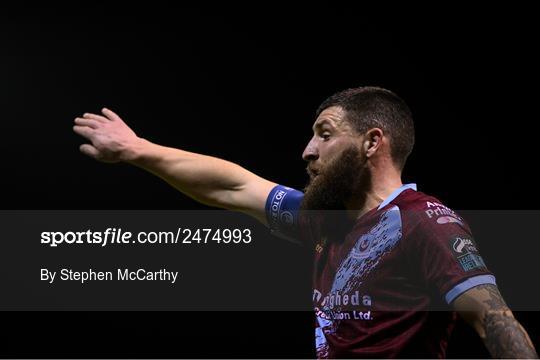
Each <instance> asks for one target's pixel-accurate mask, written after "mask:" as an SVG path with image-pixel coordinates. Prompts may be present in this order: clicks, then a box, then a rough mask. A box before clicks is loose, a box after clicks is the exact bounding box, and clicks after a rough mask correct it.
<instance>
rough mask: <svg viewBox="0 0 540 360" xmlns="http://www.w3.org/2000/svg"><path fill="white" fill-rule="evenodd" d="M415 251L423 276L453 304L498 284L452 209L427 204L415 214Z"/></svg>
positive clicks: (433, 203)
mask: <svg viewBox="0 0 540 360" xmlns="http://www.w3.org/2000/svg"><path fill="white" fill-rule="evenodd" d="M415 218H416V226H415V231H414V238H415V239H416V241H415V245H414V247H415V248H416V249H415V252H416V256H418V257H419V258H417V260H419V263H420V273H421V275H422V277H423V280H424V281H425V283H426V284H427V285H428V287H429V288H432V289H435V291H436V292H438V293H439V295H440V296H441V297H442V299H444V300H445V302H446V303H447V304H450V303H452V301H454V300H455V299H456V298H457V297H458V296H459V295H461V294H463V293H464V292H466V291H467V290H469V289H471V288H473V287H475V286H478V285H482V284H493V285H496V283H495V277H494V276H493V274H492V273H491V272H490V271H489V270H488V269H487V267H486V265H485V263H484V260H483V259H482V257H481V256H480V253H479V250H478V246H477V245H476V243H475V241H474V238H473V236H472V233H471V230H470V228H469V226H468V225H467V224H466V222H465V221H464V220H463V219H462V218H461V217H460V216H459V215H458V214H457V213H455V212H454V211H452V210H451V209H449V208H448V207H446V206H444V205H442V204H440V203H437V202H430V201H427V202H426V204H425V206H424V207H423V208H422V209H421V210H420V211H418V212H416V211H415Z"/></svg>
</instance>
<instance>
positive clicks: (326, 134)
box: [321, 133, 330, 140]
mask: <svg viewBox="0 0 540 360" xmlns="http://www.w3.org/2000/svg"><path fill="white" fill-rule="evenodd" d="M321 138H322V139H323V140H328V139H330V134H328V133H324V134H322V135H321Z"/></svg>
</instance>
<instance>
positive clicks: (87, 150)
mask: <svg viewBox="0 0 540 360" xmlns="http://www.w3.org/2000/svg"><path fill="white" fill-rule="evenodd" d="M79 150H80V151H81V152H82V153H83V154H84V155H87V156H90V157H91V158H93V159H97V158H98V156H99V151H98V149H96V148H95V147H93V146H92V145H90V144H82V145H81V146H80V147H79Z"/></svg>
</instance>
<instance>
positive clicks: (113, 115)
mask: <svg viewBox="0 0 540 360" xmlns="http://www.w3.org/2000/svg"><path fill="white" fill-rule="evenodd" d="M101 112H102V113H103V115H105V116H106V117H107V118H108V119H110V120H112V121H122V119H121V118H120V116H118V115H116V113H114V112H113V111H112V110H109V109H107V108H103V109H101Z"/></svg>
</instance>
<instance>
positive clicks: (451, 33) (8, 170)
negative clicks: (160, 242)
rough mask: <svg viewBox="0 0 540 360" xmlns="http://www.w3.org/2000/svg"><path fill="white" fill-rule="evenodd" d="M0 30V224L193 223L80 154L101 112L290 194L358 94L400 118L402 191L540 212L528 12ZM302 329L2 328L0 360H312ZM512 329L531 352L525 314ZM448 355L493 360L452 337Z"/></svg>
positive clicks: (234, 13)
mask: <svg viewBox="0 0 540 360" xmlns="http://www.w3.org/2000/svg"><path fill="white" fill-rule="evenodd" d="M0 13H1V15H0V19H1V23H0V41H1V48H0V95H1V96H0V109H1V113H0V114H1V118H0V134H1V141H0V154H1V155H2V166H1V174H2V176H1V188H2V189H3V193H2V200H1V204H2V205H1V206H2V208H3V209H201V208H204V207H203V206H200V205H198V204H196V203H194V202H192V201H190V200H189V199H187V198H186V197H184V196H183V195H181V194H180V193H178V192H175V191H174V190H173V189H172V188H170V187H168V186H167V185H166V184H165V183H163V182H161V180H159V179H158V178H155V177H152V176H150V175H147V174H144V173H143V172H142V171H141V170H139V169H136V168H131V167H129V166H127V165H116V166H110V165H105V164H101V163H97V162H94V161H92V160H90V159H87V158H85V157H83V156H82V155H81V154H79V152H78V150H77V148H78V146H79V144H80V143H81V138H79V137H78V136H77V135H75V134H74V133H73V132H72V129H71V126H72V121H73V118H74V117H76V116H78V115H81V114H82V113H83V112H98V111H99V109H100V108H101V107H103V106H108V107H110V108H111V109H113V110H114V111H116V112H118V114H119V115H120V116H122V117H123V118H124V120H125V121H126V122H127V123H128V124H129V125H130V126H132V127H133V129H134V130H135V131H136V132H137V133H138V134H139V135H140V136H143V137H145V138H147V139H149V140H151V141H154V142H157V143H160V144H164V145H169V146H174V147H179V148H183V149H187V150H190V151H195V152H201V153H205V154H210V155H215V156H219V157H222V158H225V159H228V160H232V161H235V162H237V163H239V164H241V165H243V166H245V167H246V168H248V169H250V170H252V171H254V172H255V173H258V174H259V175H261V176H263V177H266V178H268V179H271V180H273V181H276V182H278V183H283V184H286V185H288V186H292V187H297V188H302V187H303V185H304V183H305V181H306V176H305V170H304V167H305V165H304V163H303V161H302V159H301V153H302V150H303V148H304V146H305V144H306V143H307V141H308V140H309V138H310V131H311V130H310V127H311V124H312V122H313V121H314V110H315V109H316V107H317V106H318V104H319V103H320V102H321V101H322V100H324V99H325V98H326V97H327V96H329V95H331V94H332V93H334V92H335V91H338V90H341V89H344V88H348V87H355V86H361V85H378V86H383V87H387V88H389V89H391V90H393V91H395V92H397V93H398V94H399V95H400V96H401V97H403V98H404V100H405V101H406V102H407V103H408V104H409V105H410V107H411V108H412V111H413V114H414V116H415V121H416V133H417V143H416V147H415V151H414V152H413V155H412V156H411V158H410V160H409V164H408V166H407V168H406V171H405V174H404V181H406V182H409V181H413V182H416V183H418V185H419V188H420V190H422V191H424V192H426V193H429V194H433V195H435V196H436V197H438V198H439V199H441V200H442V201H443V202H445V203H446V204H447V205H448V206H450V207H452V208H454V209H458V210H459V209H470V210H482V209H535V208H537V207H538V206H537V203H538V197H539V195H538V192H537V191H536V189H535V188H536V185H537V180H536V175H535V174H534V171H535V167H536V164H537V160H536V154H537V150H536V146H535V139H536V130H537V128H538V126H537V120H538V119H537V111H536V108H537V101H536V97H537V93H538V92H537V90H535V88H534V84H535V83H536V77H537V76H536V73H535V71H536V66H537V64H538V59H537V57H536V56H535V55H534V51H533V50H534V47H535V46H536V45H537V41H536V39H535V37H534V34H535V30H536V29H534V28H533V24H534V23H533V19H532V11H531V9H526V8H522V9H518V8H512V9H510V8H504V7H500V8H493V7H491V6H490V7H487V6H486V7H481V6H479V7H478V8H471V7H470V6H463V7H460V8H451V7H449V6H447V7H445V6H440V7H437V8H435V7H423V8H396V7H394V6H392V5H391V4H383V5H382V6H380V7H377V8H372V7H368V6H356V7H351V6H345V5H341V6H339V5H333V6H329V5H314V4H312V5H310V6H306V7H301V6H295V7H292V6H291V5H287V4H276V3H268V4H266V5H259V6H257V7H254V6H240V5H236V6H234V7H225V6H223V5H222V6H219V7H215V6H212V5H210V4H207V5H205V6H202V5H201V6H199V7H185V8H179V7H178V6H174V5H173V3H172V2H171V3H166V2H149V3H146V4H142V5H134V4H132V3H122V2H118V3H115V4H114V5H111V4H107V3H104V2H103V3H100V2H97V3H96V2H91V3H90V2H81V3H78V4H76V5H70V6H65V5H63V6H60V5H48V6H47V7H44V6H41V7H37V6H34V5H30V4H27V5H26V6H24V7H17V8H14V7H11V6H10V7H8V6H5V5H3V7H2V9H1V10H0ZM534 236H536V235H534V234H532V235H531V238H532V239H534ZM276 246H277V247H278V251H279V250H281V249H286V250H288V251H287V252H286V255H283V257H282V258H280V259H277V260H278V263H281V261H283V262H284V264H289V265H290V264H294V261H295V260H294V259H295V256H296V255H298V254H300V252H301V250H298V249H294V248H291V247H289V246H288V245H283V244H279V241H277V243H276ZM484 247H485V244H484ZM523 256H524V259H523V261H524V262H526V261H530V262H531V264H534V260H535V253H534V252H531V251H530V252H529V253H527V252H526V251H524V255H523ZM488 264H489V259H488ZM305 265H306V264H304V263H299V264H298V268H299V271H300V272H301V273H302V272H303V274H305V276H306V279H307V280H306V284H300V285H299V286H305V289H306V296H309V271H308V270H306V268H305ZM516 282H523V286H526V284H525V281H524V280H521V279H518V280H516ZM503 295H504V293H503ZM311 316H312V315H311V314H310V313H249V312H246V313H178V312H176V313H168V312H148V313H146V312H108V313H107V312H102V313H99V312H98V313H92V312H88V313H72V312H63V313H7V312H4V313H2V318H3V319H2V324H3V329H4V332H3V334H2V338H3V340H2V344H3V345H2V351H1V355H2V356H8V357H19V356H20V357H32V356H39V357H81V356H82V357H102V356H107V357H162V356H163V357H172V356H175V357H228V356H232V357H297V356H302V357H313V356H314V354H313V352H312V347H313V329H312V317H311ZM516 316H517V317H518V319H519V320H520V321H521V322H522V323H523V324H524V326H525V327H526V328H527V329H528V330H529V332H530V334H531V336H532V337H533V339H535V341H536V344H537V346H538V341H537V339H538V334H539V333H540V321H539V320H540V319H539V317H538V315H537V313H533V312H521V313H520V312H518V313H517V314H516ZM448 355H449V356H450V357H478V356H479V357H486V356H487V353H486V352H485V350H484V349H483V346H482V344H481V342H480V340H478V339H477V338H476V335H475V334H474V333H473V332H472V330H470V329H469V328H468V327H466V326H465V325H463V324H460V326H459V327H458V329H457V331H456V332H455V334H454V337H453V339H452V341H451V343H450V347H449V353H448Z"/></svg>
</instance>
